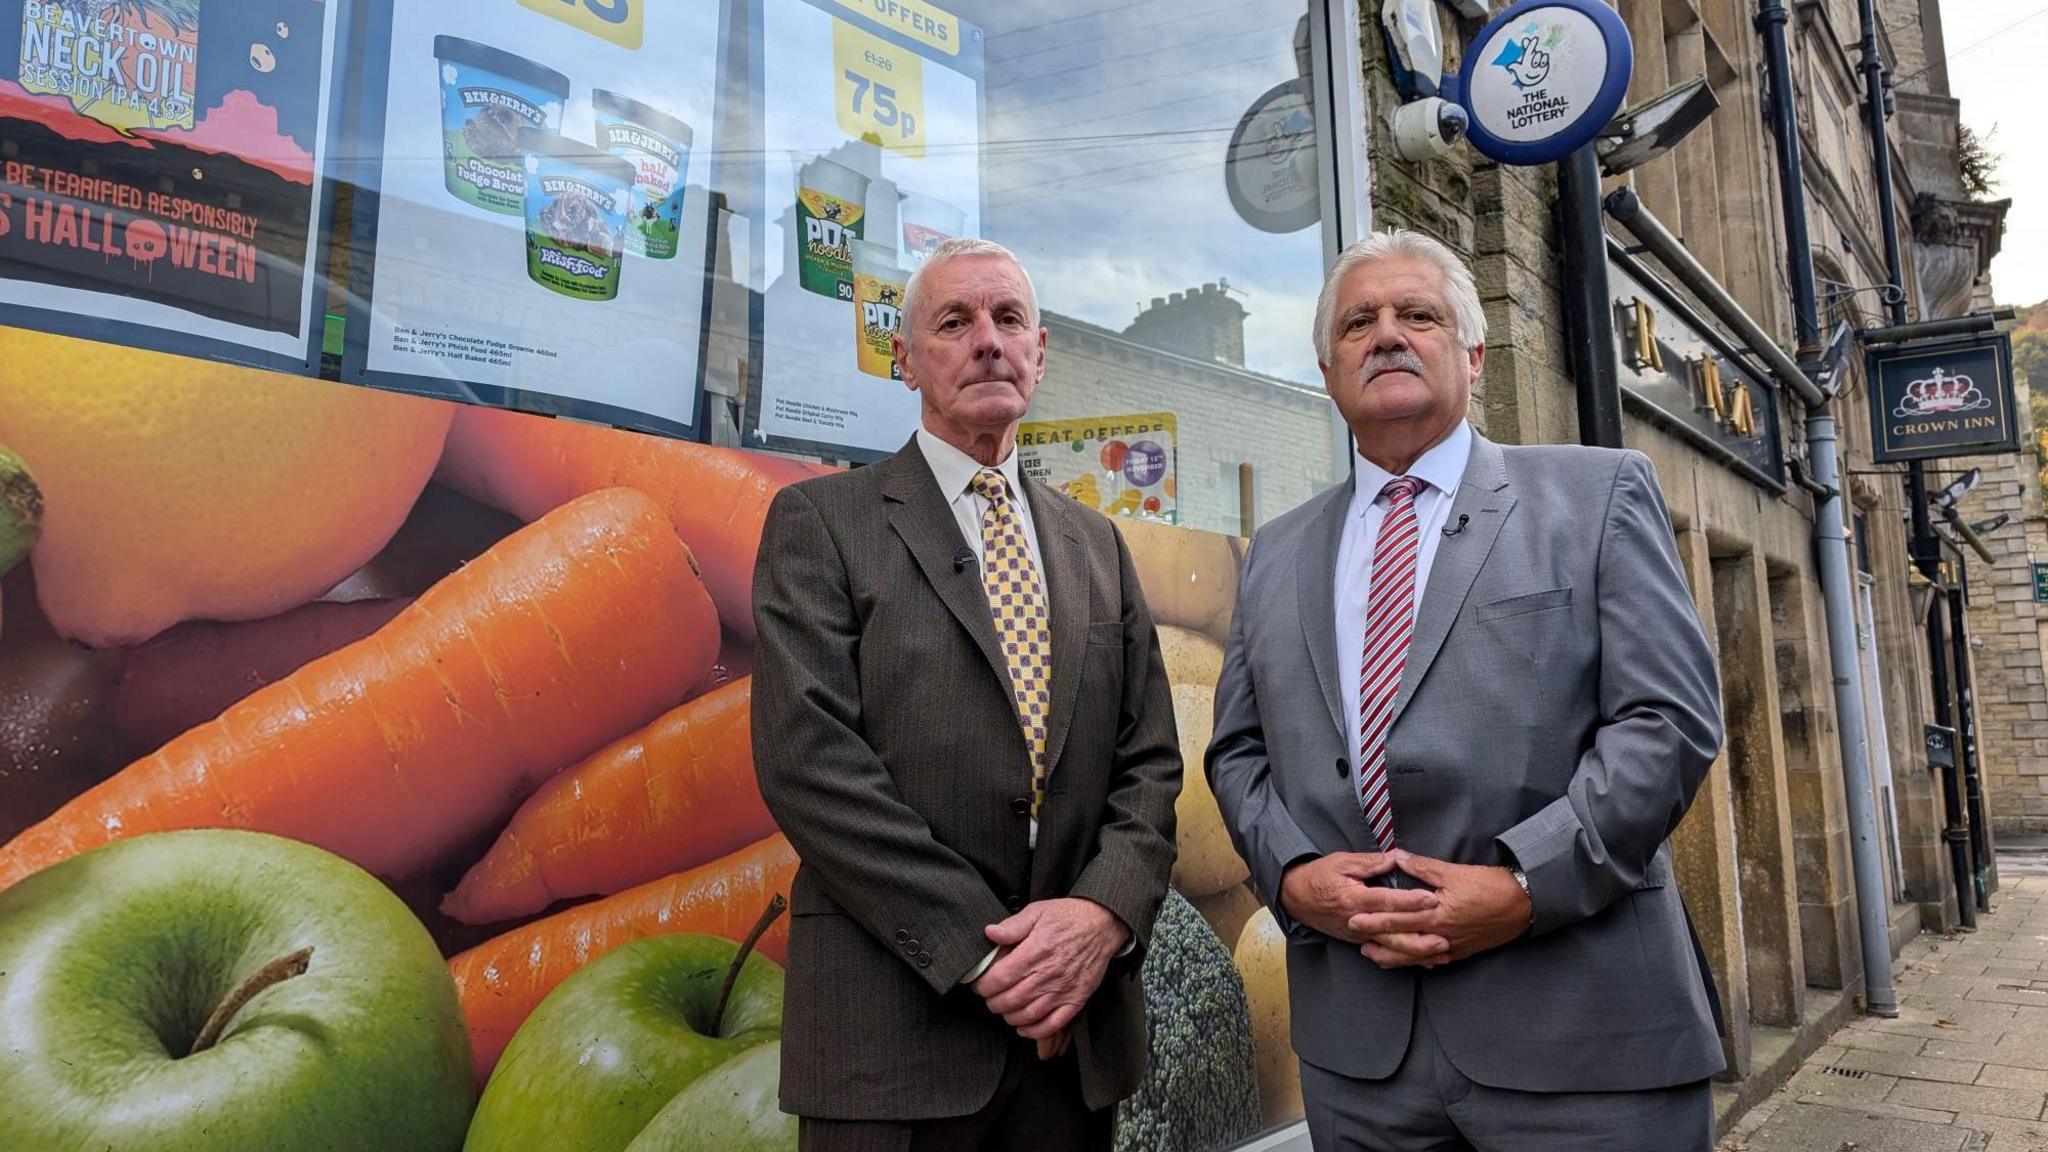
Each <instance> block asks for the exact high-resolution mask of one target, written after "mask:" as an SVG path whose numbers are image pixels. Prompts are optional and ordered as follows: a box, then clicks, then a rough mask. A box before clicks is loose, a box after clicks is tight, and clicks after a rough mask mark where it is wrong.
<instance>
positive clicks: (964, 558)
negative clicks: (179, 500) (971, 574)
mask: <svg viewBox="0 0 2048 1152" xmlns="http://www.w3.org/2000/svg"><path fill="white" fill-rule="evenodd" d="M972 563H974V549H972V548H962V549H961V550H959V551H958V552H955V553H953V571H955V572H965V571H967V566H968V565H969V564H972Z"/></svg>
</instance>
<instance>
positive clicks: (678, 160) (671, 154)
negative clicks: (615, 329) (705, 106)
mask: <svg viewBox="0 0 2048 1152" xmlns="http://www.w3.org/2000/svg"><path fill="white" fill-rule="evenodd" d="M590 103H591V106H592V108H593V109H594V110H595V111H596V113H597V144H598V147H600V148H602V149H604V150H605V151H608V152H610V153H611V154H612V155H614V156H617V157H618V158H619V159H621V160H624V161H626V162H627V163H629V164H631V165H632V166H633V170H634V181H633V207H632V215H631V219H630V221H629V226H628V227H627V229H626V251H628V252H631V253H633V254H634V255H636V256H650V257H653V258H654V259H656V260H667V259H670V258H672V257H674V256H675V254H676V247H677V239H678V237H679V236H681V234H682V229H683V178H684V175H685V174H686V173H687V172H688V171H689V169H690V126H689V125H688V124H685V123H683V122H682V121H681V120H678V119H676V118H675V117H674V116H671V115H669V114H668V113H666V112H663V111H661V110H659V109H656V108H650V107H648V106H647V105H645V104H642V103H641V102H639V101H638V100H634V99H632V98H631V97H628V96H621V95H619V94H618V93H616V92H607V91H605V90H604V89H602V88H599V89H597V90H595V91H593V92H592V93H591V94H590Z"/></svg>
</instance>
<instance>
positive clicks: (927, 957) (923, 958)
mask: <svg viewBox="0 0 2048 1152" xmlns="http://www.w3.org/2000/svg"><path fill="white" fill-rule="evenodd" d="M917 966H918V967H919V968H929V967H931V966H932V954H931V953H929V952H919V953H918V954H917Z"/></svg>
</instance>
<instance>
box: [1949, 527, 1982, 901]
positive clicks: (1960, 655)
mask: <svg viewBox="0 0 2048 1152" xmlns="http://www.w3.org/2000/svg"><path fill="white" fill-rule="evenodd" d="M1948 519H1949V521H1950V522H1951V523H1954V522H1956V521H1957V520H1959V519H1960V517H1958V516H1957V515H1956V510H1955V508H1954V507H1952V506H1951V507H1950V508H1949V510H1948ZM1950 550H1951V551H1952V552H1954V553H1955V563H1956V581H1955V588H1954V590H1953V591H1952V593H1951V594H1950V596H1949V598H1948V623H1949V635H1950V637H1951V639H1952V641H1953V648H1954V652H1955V674H1956V699H1957V701H1958V703H1959V704H1960V707H1959V708H1958V709H1957V711H1956V719H1957V721H1958V723H1957V725H1956V742H1957V743H1958V744H1960V745H1962V747H1961V749H1960V751H1959V753H1958V756H1957V759H1959V760H1960V761H1962V770H1963V812H1964V815H1965V816H1966V817H1967V818H1968V823H1969V836H1970V879H1971V891H1972V893H1973V894H1974V895H1975V897H1976V903H1977V910H1978V911H1979V912H1989V911H1991V877H1990V874H1989V869H1990V861H1989V856H1990V853H1989V851H1988V845H1986V844H1985V842H1984V779H1983V775H1982V768H1981V766H1980V764H1979V761H1978V759H1977V706H1976V703H1977V702H1976V693H1975V692H1974V691H1973V688H1972V681H1971V677H1970V622H1969V604H1970V564H1969V561H1968V560H1967V559H1966V558H1965V557H1964V556H1963V550H1962V548H1961V547H1958V546H1954V545H1951V547H1950Z"/></svg>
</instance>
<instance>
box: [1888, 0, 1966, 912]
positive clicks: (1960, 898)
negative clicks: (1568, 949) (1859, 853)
mask: <svg viewBox="0 0 2048 1152" xmlns="http://www.w3.org/2000/svg"><path fill="white" fill-rule="evenodd" d="M1865 2H1866V3H1868V0H1865ZM1906 502H1907V506H1908V507H1910V508H1911V509H1912V511H1913V540H1912V548H1913V559H1914V561H1915V562H1916V563H1918V564H1919V566H1920V574H1921V575H1923V576H1925V577H1927V583H1928V586H1929V593H1930V594H1931V595H1935V596H1942V597H1947V596H1949V595H1953V593H1952V592H1949V591H1948V590H1946V589H1944V588H1943V587H1942V583H1941V538H1940V537H1939V536H1936V535H1935V534H1934V525H1933V523H1932V522H1931V521H1930V520H1929V519H1928V515H1927V474H1926V472H1925V471H1924V470H1922V469H1921V467H1920V465H1919V464H1918V463H1915V464H1914V465H1913V467H1912V468H1910V469H1909V470H1907V472H1906ZM1949 655H1950V653H1949V646H1948V629H1947V627H1946V620H1945V618H1944V614H1943V612H1942V606H1941V605H1939V604H1934V603H1929V604H1928V605H1927V677H1928V682H1929V685H1930V687H1931V689H1932V694H1933V696H1934V722H1935V723H1936V724H1938V725H1940V726H1941V727H1943V728H1946V729H1948V730H1949V731H1951V732H1955V731H1956V722H1955V712H1954V710H1953V708H1952V707H1951V703H1952V701H1951V698H1950V696H1949V677H1948V662H1949ZM1957 743H1961V739H1960V737H1959V738H1958V740H1957ZM1962 760H1963V756H1962V753H1961V752H1957V753H1956V754H1955V755H1952V756H1950V757H1949V763H1948V765H1947V766H1946V767H1944V768H1942V769H1941V803H1942V808H1943V810H1944V812H1945V819H1946V823H1945V824H1944V825H1943V827H1942V830H1941V838H1942V839H1943V840H1945V841H1947V842H1948V854H1949V870H1950V872H1951V873H1953V874H1954V878H1955V886H1956V915H1957V917H1958V919H1959V920H1960V922H1961V923H1962V926H1963V927H1965V928H1975V927H1976V926H1977V896H1976V892H1975V890H1974V889H1975V887H1976V886H1975V885H1974V884H1973V883H1971V880H1970V875H1971V872H1970V843H1969V842H1970V835H1969V833H1968V832H1966V831H1964V830H1963V785H1962V769H1961V767H1960V765H1961V763H1962Z"/></svg>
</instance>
